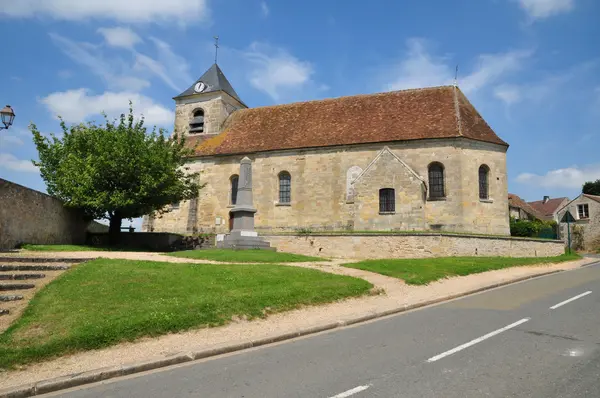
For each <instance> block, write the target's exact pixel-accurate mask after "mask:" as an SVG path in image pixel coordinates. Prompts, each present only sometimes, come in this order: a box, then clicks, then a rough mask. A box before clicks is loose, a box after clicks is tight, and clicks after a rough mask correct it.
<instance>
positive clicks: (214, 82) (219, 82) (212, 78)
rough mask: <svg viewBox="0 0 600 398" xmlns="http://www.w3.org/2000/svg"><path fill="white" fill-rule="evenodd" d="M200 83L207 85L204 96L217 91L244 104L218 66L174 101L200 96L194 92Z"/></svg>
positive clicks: (213, 67)
mask: <svg viewBox="0 0 600 398" xmlns="http://www.w3.org/2000/svg"><path fill="white" fill-rule="evenodd" d="M199 82H203V83H204V84H206V89H205V90H204V91H202V94H205V93H212V92H215V91H224V92H226V93H227V94H229V95H230V96H232V97H233V98H235V99H236V100H238V101H239V102H240V103H242V104H243V102H242V100H241V99H240V97H239V96H238V95H237V93H236V92H235V90H234V89H233V87H232V86H231V83H229V80H227V78H226V77H225V74H224V73H223V71H222V70H221V68H219V65H217V64H213V65H212V66H211V67H210V68H209V69H208V70H207V71H206V72H204V74H203V75H202V76H200V78H199V79H198V80H196V81H195V82H194V84H192V86H191V87H190V88H188V89H187V90H185V91H184V92H183V93H181V94H179V95H178V96H177V97H174V99H177V98H181V97H187V96H189V95H194V94H198V93H197V92H196V91H195V90H194V87H195V86H196V83H199Z"/></svg>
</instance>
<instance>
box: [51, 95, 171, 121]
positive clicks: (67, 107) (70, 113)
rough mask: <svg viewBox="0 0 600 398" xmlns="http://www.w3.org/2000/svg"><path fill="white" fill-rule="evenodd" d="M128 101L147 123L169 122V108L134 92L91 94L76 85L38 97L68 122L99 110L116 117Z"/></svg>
mask: <svg viewBox="0 0 600 398" xmlns="http://www.w3.org/2000/svg"><path fill="white" fill-rule="evenodd" d="M129 101H131V102H133V109H134V111H135V112H136V114H142V115H144V117H145V119H146V123H147V124H148V125H158V126H170V125H172V124H173V120H174V117H175V115H174V114H173V112H172V111H171V110H169V109H167V108H165V107H164V106H162V105H160V104H157V103H155V102H154V101H153V100H152V99H151V98H149V97H146V96H144V95H141V94H138V93H131V92H105V93H103V94H100V95H93V94H90V92H89V90H87V89H85V88H80V89H78V90H69V91H64V92H56V93H52V94H50V95H48V96H47V97H45V98H42V99H41V100H40V102H41V103H43V104H44V105H46V107H47V108H48V110H49V111H50V112H51V113H52V114H53V115H55V116H61V117H62V118H63V119H64V120H65V121H66V122H68V123H80V122H83V121H86V120H90V117H92V116H98V115H100V114H101V113H102V112H105V113H106V114H107V115H108V116H109V117H111V118H112V117H118V116H119V115H120V114H122V113H127V112H128V109H129Z"/></svg>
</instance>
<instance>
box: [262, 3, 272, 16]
mask: <svg viewBox="0 0 600 398" xmlns="http://www.w3.org/2000/svg"><path fill="white" fill-rule="evenodd" d="M260 11H261V12H262V15H263V16H264V17H268V16H269V14H270V13H271V10H269V6H268V5H267V2H265V1H261V2H260Z"/></svg>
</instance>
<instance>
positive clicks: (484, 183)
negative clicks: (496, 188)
mask: <svg viewBox="0 0 600 398" xmlns="http://www.w3.org/2000/svg"><path fill="white" fill-rule="evenodd" d="M489 174H490V168H489V167H487V166H486V165H485V164H482V165H481V166H480V167H479V199H489V198H490V186H489V185H490V184H489Z"/></svg>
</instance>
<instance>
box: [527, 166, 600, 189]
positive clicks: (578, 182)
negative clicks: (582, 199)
mask: <svg viewBox="0 0 600 398" xmlns="http://www.w3.org/2000/svg"><path fill="white" fill-rule="evenodd" d="M599 178H600V164H592V165H587V166H583V167H578V166H571V167H567V168H564V169H556V170H551V171H549V172H547V173H546V174H544V175H538V174H533V173H522V174H519V176H517V182H520V183H522V184H528V185H534V186H539V187H545V188H581V186H582V185H583V184H584V183H585V182H586V181H595V180H597V179H599Z"/></svg>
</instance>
